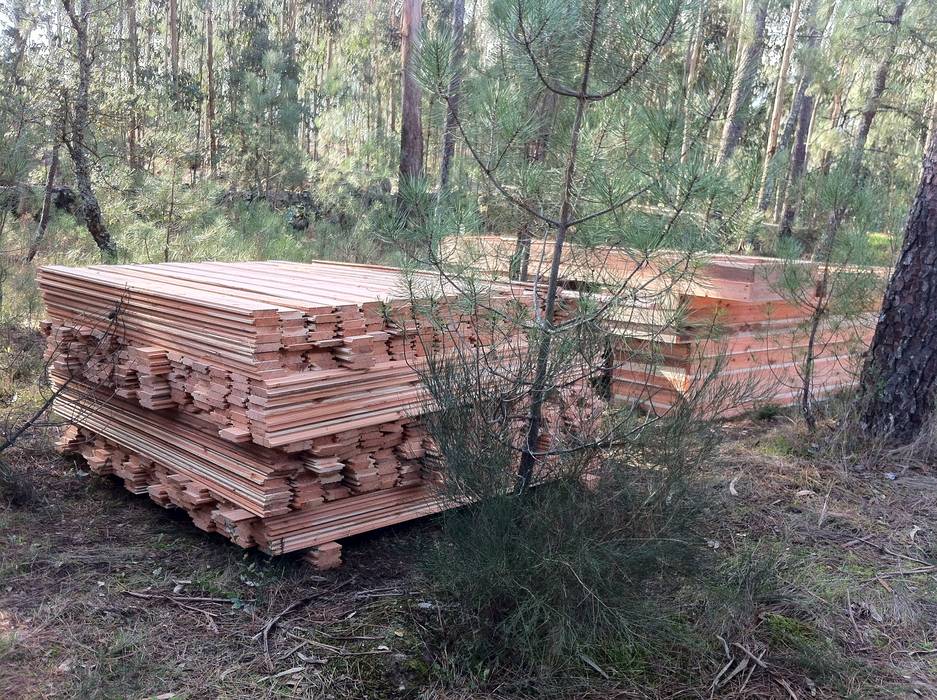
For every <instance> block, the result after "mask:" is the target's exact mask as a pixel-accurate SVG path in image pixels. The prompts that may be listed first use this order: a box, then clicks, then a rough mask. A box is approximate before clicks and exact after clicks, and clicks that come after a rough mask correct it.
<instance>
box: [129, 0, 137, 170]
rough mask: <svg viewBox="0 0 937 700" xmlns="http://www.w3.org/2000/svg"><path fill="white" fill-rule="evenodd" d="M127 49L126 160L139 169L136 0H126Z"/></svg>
mask: <svg viewBox="0 0 937 700" xmlns="http://www.w3.org/2000/svg"><path fill="white" fill-rule="evenodd" d="M127 49H128V51H129V52H130V56H129V59H128V61H127V80H128V83H129V84H130V127H129V129H128V130H127V160H128V161H129V163H130V168H131V169H132V170H134V171H139V170H140V156H139V154H138V153H137V138H138V132H139V129H140V127H139V124H138V119H139V117H138V116H137V72H138V70H139V67H140V47H139V43H138V41H137V0H127Z"/></svg>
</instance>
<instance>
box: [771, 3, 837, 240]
mask: <svg viewBox="0 0 937 700" xmlns="http://www.w3.org/2000/svg"><path fill="white" fill-rule="evenodd" d="M818 4H819V0H810V5H809V6H808V9H807V33H808V36H807V42H806V46H805V48H806V51H805V52H804V53H805V54H806V55H805V57H804V61H803V64H804V68H803V74H802V75H801V77H800V84H799V85H798V86H797V98H796V99H795V101H794V105H793V106H792V114H795V115H796V123H797V131H796V133H795V135H794V146H793V148H792V149H791V162H790V166H789V169H788V181H787V189H786V191H785V194H784V196H783V197H782V201H783V205H782V208H781V216H780V219H779V220H780V222H781V228H780V231H779V236H780V237H781V238H787V237H790V236H791V234H792V232H793V229H794V219H795V218H796V217H797V205H798V201H799V199H800V184H801V178H802V177H803V174H804V171H805V170H806V168H807V139H808V138H809V137H810V125H811V124H812V122H813V112H814V109H815V107H816V98H815V97H814V96H813V95H810V94H808V92H809V90H810V87H811V83H813V73H814V61H815V60H816V59H815V57H814V55H815V53H816V51H817V48H818V47H819V46H820V39H821V38H822V36H823V34H825V33H826V30H827V28H828V27H829V24H830V20H831V19H832V17H833V6H832V5H830V11H829V14H827V16H826V22H825V23H824V26H823V29H822V31H821V30H820V29H819V28H818V27H817V26H816V24H817V23H816V17H817V5H818ZM794 110H796V112H795V111H794Z"/></svg>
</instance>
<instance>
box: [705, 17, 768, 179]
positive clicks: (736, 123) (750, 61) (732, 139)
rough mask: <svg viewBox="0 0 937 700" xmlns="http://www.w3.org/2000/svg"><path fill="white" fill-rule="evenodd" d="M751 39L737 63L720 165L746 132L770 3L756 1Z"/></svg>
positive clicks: (742, 38)
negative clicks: (747, 117)
mask: <svg viewBox="0 0 937 700" xmlns="http://www.w3.org/2000/svg"><path fill="white" fill-rule="evenodd" d="M750 9H751V10H752V11H753V12H752V26H751V28H750V31H751V38H747V37H746V36H745V34H744V33H743V35H742V36H741V37H740V42H741V41H744V44H742V45H741V46H740V47H739V55H738V58H737V60H736V68H735V75H734V76H733V77H732V93H731V95H730V96H729V108H728V111H727V112H726V121H725V125H724V126H723V129H722V140H721V142H720V144H719V155H718V157H717V161H716V162H717V163H724V162H725V161H727V160H728V159H729V158H731V157H732V154H733V153H734V152H735V149H736V147H737V146H738V145H739V141H741V139H742V133H743V131H744V129H745V112H746V110H747V109H748V106H749V101H750V100H751V97H752V88H753V86H754V83H755V76H756V75H758V69H759V67H760V66H761V56H762V54H763V53H764V50H765V25H766V24H767V20H768V0H754V1H753V3H752V7H751V8H750Z"/></svg>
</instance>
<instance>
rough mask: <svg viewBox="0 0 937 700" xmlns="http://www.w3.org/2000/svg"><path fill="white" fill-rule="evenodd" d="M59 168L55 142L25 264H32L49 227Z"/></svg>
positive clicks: (57, 150) (57, 143)
mask: <svg viewBox="0 0 937 700" xmlns="http://www.w3.org/2000/svg"><path fill="white" fill-rule="evenodd" d="M58 167H59V142H58V141H56V142H55V145H54V146H52V160H51V161H49V171H48V173H46V189H45V193H44V194H43V196H42V210H41V211H40V212H39V223H38V224H37V225H36V234H35V235H34V236H33V240H32V242H31V243H30V244H29V251H28V252H27V253H26V262H32V261H33V258H35V257H36V253H38V252H39V244H40V243H42V239H43V237H44V236H45V235H46V229H47V228H48V227H49V216H50V214H51V211H52V188H53V187H54V186H55V173H56V171H57V170H58Z"/></svg>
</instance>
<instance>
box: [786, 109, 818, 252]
mask: <svg viewBox="0 0 937 700" xmlns="http://www.w3.org/2000/svg"><path fill="white" fill-rule="evenodd" d="M815 105H816V98H815V97H814V96H813V95H805V96H804V98H803V100H802V101H801V105H800V110H799V112H800V113H799V115H798V117H797V134H796V137H795V140H794V148H793V149H792V151H791V165H790V174H789V178H788V184H787V193H786V196H785V197H784V206H783V207H782V209H781V219H780V221H781V227H780V231H779V233H778V235H779V237H780V238H789V237H790V236H791V235H793V232H794V220H795V219H796V218H797V208H798V205H799V203H800V198H801V180H802V179H803V175H804V172H805V171H806V169H807V140H808V139H809V138H810V125H811V123H812V122H813V112H814V108H815Z"/></svg>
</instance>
